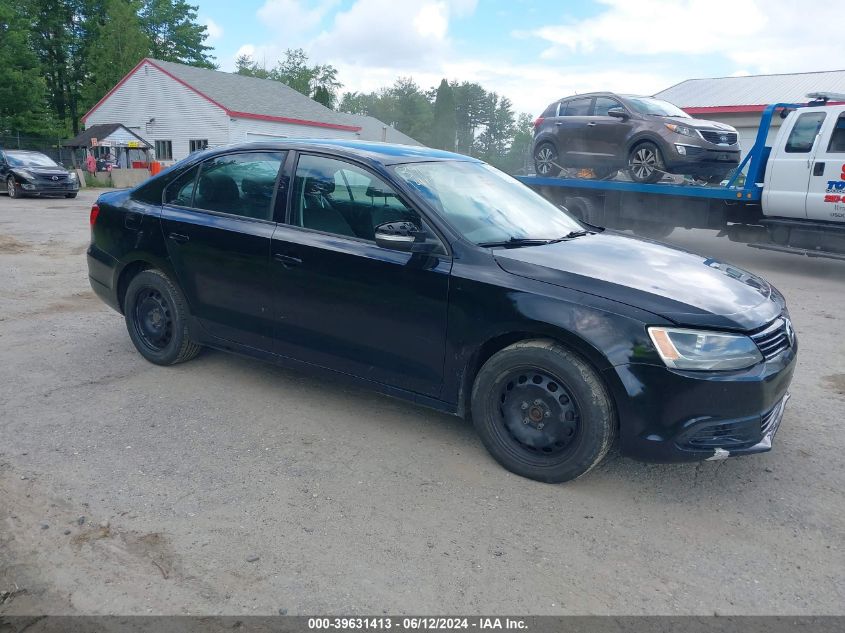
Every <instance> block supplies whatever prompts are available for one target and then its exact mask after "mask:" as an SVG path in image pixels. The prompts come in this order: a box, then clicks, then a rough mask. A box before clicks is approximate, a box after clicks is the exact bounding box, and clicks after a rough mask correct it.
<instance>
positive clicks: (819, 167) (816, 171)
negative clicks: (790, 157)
mask: <svg viewBox="0 0 845 633" xmlns="http://www.w3.org/2000/svg"><path fill="white" fill-rule="evenodd" d="M813 175H814V176H824V163H816V164H815V165H813Z"/></svg>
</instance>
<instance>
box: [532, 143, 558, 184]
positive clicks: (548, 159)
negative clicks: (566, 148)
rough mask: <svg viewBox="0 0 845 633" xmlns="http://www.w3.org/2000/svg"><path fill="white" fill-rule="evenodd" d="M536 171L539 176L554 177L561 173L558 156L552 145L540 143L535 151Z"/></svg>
mask: <svg viewBox="0 0 845 633" xmlns="http://www.w3.org/2000/svg"><path fill="white" fill-rule="evenodd" d="M534 171H536V172H537V175H539V176H546V177H552V176H556V175H557V174H558V173H560V165H558V155H557V150H556V149H555V146H554V145H552V144H551V143H540V144H539V145H538V146H537V149H535V150H534Z"/></svg>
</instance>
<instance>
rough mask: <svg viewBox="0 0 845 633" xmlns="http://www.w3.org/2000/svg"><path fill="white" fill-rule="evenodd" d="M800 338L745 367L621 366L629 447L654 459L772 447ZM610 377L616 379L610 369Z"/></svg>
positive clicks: (622, 421)
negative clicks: (693, 369) (729, 369)
mask: <svg viewBox="0 0 845 633" xmlns="http://www.w3.org/2000/svg"><path fill="white" fill-rule="evenodd" d="M797 352H798V348H797V344H796V345H793V346H792V347H789V348H787V349H786V350H785V351H784V352H783V353H781V354H779V355H778V356H776V357H774V358H772V359H771V360H768V361H765V362H763V363H760V364H758V365H755V366H754V367H751V368H750V369H747V370H743V371H739V372H730V373H726V372H691V371H677V370H672V369H668V368H666V367H663V366H656V365H645V364H630V365H620V366H618V367H614V368H612V369H608V370H606V371H608V372H615V374H616V376H615V378H618V380H619V382H621V386H618V384H619V383H617V381H616V380H608V382H609V383H616V384H617V387H616V389H618V390H619V393H617V394H615V395H616V397H615V400H616V403H617V410H618V413H619V427H620V428H619V432H620V446H621V450H622V452H623V454H625V455H628V456H630V457H634V458H636V459H642V460H645V461H654V462H683V461H699V460H704V459H722V458H725V457H729V456H734V455H749V454H753V453H762V452H765V451H768V450H771V448H772V439H773V438H774V435H775V433H776V432H777V430H778V428H779V427H780V423H781V420H782V419H783V414H784V409H785V407H786V403H787V400H788V399H789V394H788V389H789V383H790V382H791V380H792V374H793V373H794V371H795V364H796V361H797ZM608 378H614V377H612V376H609V377H608Z"/></svg>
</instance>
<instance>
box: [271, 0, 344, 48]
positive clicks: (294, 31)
mask: <svg viewBox="0 0 845 633" xmlns="http://www.w3.org/2000/svg"><path fill="white" fill-rule="evenodd" d="M339 2H340V0H316V1H314V0H266V1H265V2H264V4H263V5H262V6H261V8H260V9H258V19H259V20H261V22H263V23H264V24H265V25H266V26H267V27H269V28H270V29H272V30H273V32H275V33H276V34H277V37H278V38H279V39H280V40H283V41H284V40H287V39H290V38H291V37H296V36H298V35H306V36H307V35H308V34H310V33H312V32H313V31H314V30H315V29H317V28H318V27H319V26H320V24H321V22H322V21H323V19H324V18H325V17H326V15H328V13H329V12H330V11H331V10H332V9H334V8H335V7H336V6H337V5H338V4H339ZM286 48H290V47H286Z"/></svg>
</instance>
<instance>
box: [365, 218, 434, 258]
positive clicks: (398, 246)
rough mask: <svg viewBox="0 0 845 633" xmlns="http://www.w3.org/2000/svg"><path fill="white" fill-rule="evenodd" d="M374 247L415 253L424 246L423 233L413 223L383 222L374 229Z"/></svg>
mask: <svg viewBox="0 0 845 633" xmlns="http://www.w3.org/2000/svg"><path fill="white" fill-rule="evenodd" d="M375 237H376V246H380V247H381V248H387V249H390V250H392V251H402V252H403V253H411V252H415V251H417V250H418V249H417V248H415V245H416V244H419V245H420V246H422V245H423V244H425V233H424V232H423V231H421V230H420V228H419V227H418V226H417V225H416V224H414V223H413V222H385V223H384V224H379V225H378V226H377V227H376V232H375Z"/></svg>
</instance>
